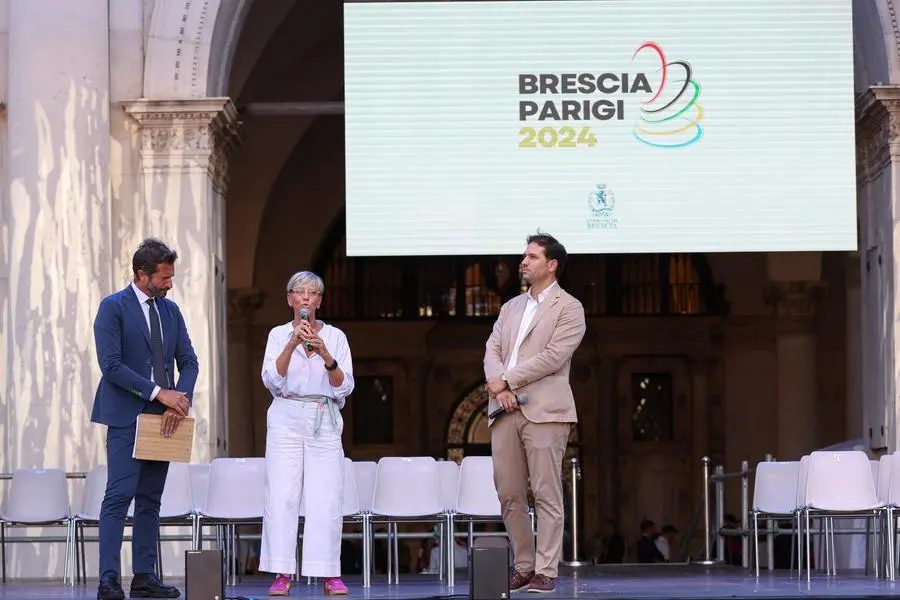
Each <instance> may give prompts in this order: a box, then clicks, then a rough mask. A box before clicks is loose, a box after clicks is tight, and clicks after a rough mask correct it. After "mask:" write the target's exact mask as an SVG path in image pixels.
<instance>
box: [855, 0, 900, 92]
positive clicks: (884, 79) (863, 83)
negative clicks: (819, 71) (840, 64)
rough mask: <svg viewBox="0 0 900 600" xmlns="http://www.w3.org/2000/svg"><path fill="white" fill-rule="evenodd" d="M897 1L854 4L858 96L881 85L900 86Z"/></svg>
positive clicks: (867, 0) (899, 38) (899, 41)
mask: <svg viewBox="0 0 900 600" xmlns="http://www.w3.org/2000/svg"><path fill="white" fill-rule="evenodd" d="M898 9H900V2H898V1H897V0H863V1H861V2H857V1H854V2H853V54H854V61H853V62H854V78H855V82H854V84H855V88H856V92H857V93H861V92H864V91H865V90H866V89H867V88H868V87H869V86H871V85H874V84H878V83H883V84H887V83H897V82H900V26H898V23H897V17H898V14H897V10H898Z"/></svg>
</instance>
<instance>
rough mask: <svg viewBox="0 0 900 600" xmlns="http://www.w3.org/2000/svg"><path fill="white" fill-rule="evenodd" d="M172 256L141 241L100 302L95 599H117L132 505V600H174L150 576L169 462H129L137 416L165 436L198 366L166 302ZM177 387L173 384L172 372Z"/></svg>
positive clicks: (183, 408)
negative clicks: (103, 457) (159, 420)
mask: <svg viewBox="0 0 900 600" xmlns="http://www.w3.org/2000/svg"><path fill="white" fill-rule="evenodd" d="M177 258H178V255H177V254H176V253H175V252H174V251H172V250H171V249H169V248H168V247H167V246H166V245H165V244H163V243H162V242H161V241H159V240H156V239H152V238H151V239H146V240H144V241H143V242H142V243H141V245H140V247H138V249H137V251H136V252H135V253H134V258H133V259H132V270H133V271H134V281H133V282H132V283H131V285H129V286H128V287H127V288H125V289H124V290H122V291H120V292H116V293H115V294H112V295H111V296H107V297H106V298H104V299H103V301H102V302H100V309H99V310H98V312H97V318H96V320H95V321H94V340H95V343H96V345H97V358H98V360H99V362H100V371H101V373H102V374H103V377H102V378H101V380H100V385H99V386H98V388H97V395H96V396H95V397H94V410H93V414H92V415H91V421H93V422H95V423H101V424H103V425H106V426H107V428H108V429H107V433H106V453H107V464H108V469H109V479H108V481H107V484H106V495H105V496H104V498H103V505H102V507H101V509H100V534H99V536H100V585H99V588H98V590H97V598H98V600H123V599H124V598H125V592H124V590H123V589H122V583H121V564H120V563H121V561H120V555H121V551H122V536H123V532H124V528H125V516H126V514H127V512H128V507H129V506H130V505H131V501H132V500H134V527H133V534H132V540H133V541H132V552H133V560H132V562H133V569H134V579H133V580H132V582H131V593H130V596H131V597H132V598H177V597H178V596H180V595H181V594H180V592H179V591H178V589H177V588H175V587H173V586H169V585H165V584H164V583H162V582H161V581H160V579H159V576H158V574H157V573H156V547H157V540H158V538H159V505H160V499H161V498H162V493H163V488H164V487H165V484H166V475H167V474H168V471H169V463H167V462H159V461H147V460H137V459H135V458H132V452H133V450H134V440H135V430H136V424H137V417H138V415H140V414H141V413H151V414H156V415H163V425H162V432H161V433H162V434H163V435H165V436H171V435H172V434H173V433H174V432H175V430H176V428H177V427H178V424H179V423H180V422H181V420H182V419H183V418H184V417H186V416H187V414H188V412H189V411H190V408H191V397H192V395H193V393H194V384H195V383H196V381H197V373H198V370H199V366H198V364H197V355H196V354H194V348H193V346H192V345H191V339H190V337H189V336H188V333H187V328H186V327H185V324H184V318H183V317H182V316H181V311H180V310H179V309H178V306H177V305H176V304H175V303H174V302H172V301H171V300H167V299H166V293H167V292H168V291H169V290H170V289H172V277H173V276H174V275H175V261H176V260H177ZM176 364H177V365H178V382H177V383H175V375H174V373H175V368H174V367H175V365H176Z"/></svg>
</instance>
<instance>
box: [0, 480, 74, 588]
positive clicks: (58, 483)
mask: <svg viewBox="0 0 900 600" xmlns="http://www.w3.org/2000/svg"><path fill="white" fill-rule="evenodd" d="M34 525H65V526H66V563H65V571H64V575H63V582H70V581H71V583H72V585H74V584H75V570H76V569H75V525H74V520H73V519H72V514H71V512H70V509H69V490H68V485H67V484H66V473H65V471H63V470H62V469H16V471H14V472H13V477H12V481H11V482H10V486H9V497H8V501H7V504H6V509H5V510H4V511H3V513H2V515H0V534H2V535H0V540H2V542H0V543H2V555H3V556H2V561H3V565H2V570H3V581H4V583H5V582H6V529H7V528H8V527H9V526H34ZM35 541H40V540H37V539H36V540H35ZM70 575H71V578H70Z"/></svg>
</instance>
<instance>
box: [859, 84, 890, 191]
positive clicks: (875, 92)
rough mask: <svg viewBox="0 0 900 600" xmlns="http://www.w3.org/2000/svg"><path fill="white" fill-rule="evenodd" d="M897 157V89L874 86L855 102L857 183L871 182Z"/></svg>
mask: <svg viewBox="0 0 900 600" xmlns="http://www.w3.org/2000/svg"><path fill="white" fill-rule="evenodd" d="M898 155H900V85H874V86H872V87H870V88H869V89H868V90H867V91H866V92H865V93H864V94H862V95H861V96H860V97H859V98H858V99H857V101H856V159H857V166H858V169H857V183H858V184H859V185H863V184H865V183H868V182H869V181H871V180H872V179H873V178H874V177H875V176H877V175H878V174H879V173H880V172H881V171H882V170H884V169H885V168H886V167H887V166H888V165H889V164H890V162H891V158H892V157H893V156H898Z"/></svg>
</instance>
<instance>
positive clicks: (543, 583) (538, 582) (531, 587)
mask: <svg viewBox="0 0 900 600" xmlns="http://www.w3.org/2000/svg"><path fill="white" fill-rule="evenodd" d="M528 591H529V592H536V593H538V594H550V593H552V592H555V591H556V580H555V579H550V578H549V577H547V576H546V575H540V574H538V575H535V576H534V577H532V578H531V583H529V584H528Z"/></svg>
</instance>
